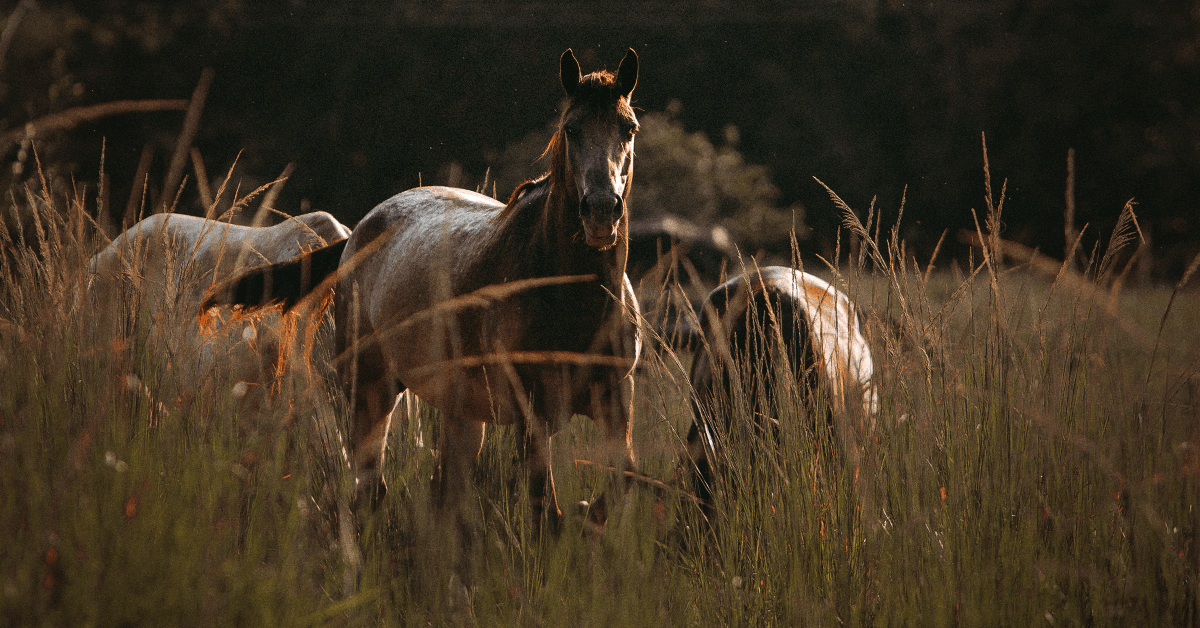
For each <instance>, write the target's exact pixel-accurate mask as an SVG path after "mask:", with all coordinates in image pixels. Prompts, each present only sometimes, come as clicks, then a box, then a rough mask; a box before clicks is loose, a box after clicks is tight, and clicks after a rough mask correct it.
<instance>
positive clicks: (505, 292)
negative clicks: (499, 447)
mask: <svg viewBox="0 0 1200 628" xmlns="http://www.w3.org/2000/svg"><path fill="white" fill-rule="evenodd" d="M559 71H560V78H561V81H562V86H563V89H564V90H565V91H566V93H567V96H568V98H569V102H568V106H567V108H566V110H565V111H564V112H563V113H562V116H561V119H560V122H559V128H558V130H557V132H556V133H555V134H554V137H553V138H552V139H551V141H550V145H549V147H548V148H547V153H548V154H549V155H550V170H549V172H548V173H547V174H545V175H544V176H542V177H541V178H538V179H535V180H532V181H526V182H525V183H522V184H521V185H520V186H518V187H517V188H516V190H514V191H513V193H512V196H511V198H510V199H509V201H508V203H507V205H505V204H501V203H499V202H497V201H495V200H493V199H491V198H489V197H486V196H483V195H480V194H476V193H474V192H470V191H467V190H460V189H453V188H445V187H423V188H416V189H413V190H409V191H407V192H403V193H401V194H398V195H396V196H394V197H392V198H390V199H388V200H386V201H384V202H383V203H382V204H380V205H379V206H378V207H376V208H375V209H373V210H372V211H371V212H370V213H369V214H367V216H366V217H365V218H363V220H362V222H360V223H359V224H358V226H357V227H355V229H354V232H353V234H351V236H350V238H349V239H348V240H347V241H345V242H344V243H341V244H337V245H333V246H330V247H326V248H324V249H318V250H316V251H313V252H312V253H309V254H306V255H304V256H301V257H300V258H297V259H296V260H293V261H292V262H289V263H285V264H277V265H274V266H271V267H267V268H265V269H263V270H258V271H253V272H251V273H248V274H246V275H243V276H242V277H240V278H237V279H233V280H230V281H229V282H226V283H225V284H223V285H221V286H217V287H215V288H214V290H213V292H211V293H210V295H209V298H208V303H207V304H208V305H212V304H221V303H233V304H242V305H247V306H253V305H259V304H265V303H271V302H278V301H283V302H285V303H287V304H288V305H289V306H290V305H293V304H295V303H296V302H297V301H298V300H299V299H301V298H303V297H304V296H305V295H306V294H307V293H309V292H313V291H314V290H315V291H317V292H321V291H324V290H328V289H329V287H330V286H331V285H332V284H333V280H332V278H331V279H330V280H329V281H324V282H322V279H324V278H325V277H327V276H330V275H331V274H333V273H334V272H335V271H336V288H335V289H334V299H333V301H334V308H335V309H334V320H335V323H336V326H337V332H336V335H337V353H338V355H339V357H338V358H337V364H336V366H337V369H338V373H339V376H340V379H341V382H342V386H343V388H344V390H345V392H346V394H347V397H348V399H349V400H350V401H351V404H352V406H353V411H352V414H353V416H352V425H351V434H350V440H351V446H352V450H353V451H352V456H353V462H354V465H355V474H356V475H355V477H356V481H357V487H358V488H357V491H358V494H357V496H356V498H359V497H362V496H363V493H364V492H365V493H366V497H367V498H368V499H370V500H372V502H374V501H375V500H377V499H378V498H381V497H382V495H383V493H384V492H385V491H386V487H385V486H384V483H383V476H382V470H383V453H384V448H385V443H386V440H387V433H388V429H389V425H388V420H387V416H388V411H389V410H390V409H391V407H392V403H393V400H394V399H395V398H396V395H397V394H398V393H400V392H401V391H403V390H406V389H407V390H411V391H413V392H415V393H416V394H417V396H418V397H420V398H421V399H422V400H424V401H425V402H427V403H429V404H431V405H433V406H435V407H436V408H438V410H439V411H440V414H441V430H440V432H441V434H440V439H439V450H440V454H439V455H440V458H439V461H438V468H437V471H436V472H435V475H434V485H433V492H434V498H435V501H436V504H437V506H438V507H439V508H441V509H446V508H447V507H449V506H454V505H456V504H457V503H458V501H459V500H460V498H461V496H462V494H463V493H464V491H465V489H466V488H467V486H468V484H469V482H470V474H471V469H472V468H473V465H474V461H475V459H476V458H477V456H478V454H479V451H480V447H481V445H482V442H483V432H484V424H486V423H500V424H513V425H516V426H518V428H519V429H520V430H521V431H522V434H523V436H524V439H523V442H524V443H525V446H524V447H523V448H522V449H523V452H522V453H523V455H524V456H525V460H526V463H527V464H528V466H529V473H530V482H529V490H530V498H531V502H532V505H533V508H534V510H535V514H536V515H537V518H536V521H539V522H540V521H541V520H542V516H543V514H544V515H545V516H546V517H547V518H548V519H549V523H550V525H551V527H552V528H557V525H558V521H559V516H560V515H561V511H560V509H559V507H558V503H557V499H556V497H555V493H554V481H553V476H552V473H551V469H550V461H549V455H550V449H549V445H550V437H551V436H552V435H554V434H555V433H556V432H557V431H558V430H559V429H560V428H561V427H562V426H563V425H564V424H565V423H566V421H567V420H568V419H570V417H571V416H572V415H574V414H584V415H587V416H590V417H591V418H592V419H593V420H594V421H595V422H596V423H597V424H598V426H599V427H600V432H601V434H602V436H603V438H604V441H605V445H604V447H605V449H604V451H605V456H606V457H607V458H608V462H611V463H613V464H614V465H615V466H616V467H617V468H619V469H620V468H623V469H627V470H628V469H632V468H633V465H634V456H633V449H632V442H631V431H630V415H631V413H632V410H633V369H634V366H635V364H636V362H637V359H638V354H639V352H640V349H641V341H640V337H639V335H638V331H637V318H638V316H639V314H638V305H637V301H636V299H635V298H634V295H633V290H632V286H631V285H630V283H629V279H628V278H627V277H626V276H625V263H626V258H627V246H628V238H629V216H628V209H627V207H626V204H625V199H626V197H627V196H628V194H629V188H630V180H631V177H632V174H633V139H634V134H635V133H636V132H637V130H638V122H637V118H636V117H635V116H634V112H633V109H632V108H631V107H630V100H629V98H630V93H631V92H632V91H633V88H634V86H635V85H636V83H637V75H638V59H637V54H636V53H634V51H633V50H629V52H628V53H626V55H625V58H624V59H623V60H622V61H621V65H620V67H619V69H618V70H617V73H616V74H615V75H613V74H611V73H609V72H606V71H599V72H593V73H591V74H588V75H586V76H583V75H581V72H580V68H579V63H578V61H576V59H575V56H574V54H572V52H571V51H570V50H567V51H566V52H564V53H563V55H562V57H561V59H560V61H559ZM318 284H321V286H320V288H319V289H318ZM547 501H548V503H547ZM602 503H603V498H601V500H598V503H597V504H593V507H592V512H591V517H592V519H593V520H594V521H596V522H603V521H604V519H605V517H606V513H605V512H604V507H603V505H602Z"/></svg>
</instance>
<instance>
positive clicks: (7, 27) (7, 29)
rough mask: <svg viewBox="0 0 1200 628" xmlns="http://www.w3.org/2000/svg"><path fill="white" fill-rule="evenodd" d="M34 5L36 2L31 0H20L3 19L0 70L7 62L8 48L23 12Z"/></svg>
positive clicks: (0, 38) (23, 15)
mask: <svg viewBox="0 0 1200 628" xmlns="http://www.w3.org/2000/svg"><path fill="white" fill-rule="evenodd" d="M35 7H37V3H36V2H34V1H33V0H21V1H20V2H18V3H17V8H15V9H13V12H12V14H11V15H9V16H8V19H7V20H4V32H3V33H0V72H3V71H4V67H5V65H7V63H8V49H9V48H10V47H12V40H13V35H16V34H17V27H18V26H20V25H21V20H22V19H23V18H24V17H25V13H27V12H28V11H29V9H32V8H35Z"/></svg>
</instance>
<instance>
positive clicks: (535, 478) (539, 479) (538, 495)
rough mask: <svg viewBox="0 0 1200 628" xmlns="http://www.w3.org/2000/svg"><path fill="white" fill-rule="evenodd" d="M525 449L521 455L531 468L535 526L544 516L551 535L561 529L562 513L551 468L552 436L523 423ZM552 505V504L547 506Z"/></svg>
mask: <svg viewBox="0 0 1200 628" xmlns="http://www.w3.org/2000/svg"><path fill="white" fill-rule="evenodd" d="M522 431H523V432H524V447H523V450H522V453H523V455H524V459H525V465H526V468H528V469H529V505H530V506H531V507H532V508H533V523H534V526H535V528H537V527H540V526H541V524H542V519H543V517H545V519H546V523H547V524H548V526H549V529H550V531H551V532H552V533H554V534H558V532H559V530H560V529H561V527H560V524H561V518H562V510H560V509H559V507H558V495H557V493H555V490H554V470H553V469H552V468H551V466H550V436H549V435H548V434H546V426H545V425H544V424H541V425H525V424H522ZM547 502H549V503H547Z"/></svg>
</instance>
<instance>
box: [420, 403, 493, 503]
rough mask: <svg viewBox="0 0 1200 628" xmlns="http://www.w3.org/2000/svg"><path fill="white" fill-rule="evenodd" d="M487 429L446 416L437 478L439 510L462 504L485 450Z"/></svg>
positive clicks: (434, 485) (468, 421) (434, 483)
mask: <svg viewBox="0 0 1200 628" xmlns="http://www.w3.org/2000/svg"><path fill="white" fill-rule="evenodd" d="M483 429H484V424H483V423H480V422H478V421H471V420H467V419H463V418H462V417H457V416H453V415H445V414H444V415H442V422H441V438H439V439H438V452H439V453H438V465H437V469H436V470H435V471H434V474H433V499H434V506H435V507H436V508H438V509H439V510H445V509H447V508H457V507H458V506H459V504H460V503H461V501H462V496H463V494H464V493H465V492H466V490H467V487H468V485H469V484H470V483H471V471H472V469H474V467H475V459H476V458H478V457H479V450H480V448H482V447H483Z"/></svg>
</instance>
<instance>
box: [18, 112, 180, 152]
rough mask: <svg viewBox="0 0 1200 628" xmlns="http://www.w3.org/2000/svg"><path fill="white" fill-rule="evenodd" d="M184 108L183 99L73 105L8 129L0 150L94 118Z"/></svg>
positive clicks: (71, 127) (73, 126)
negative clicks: (39, 134)
mask: <svg viewBox="0 0 1200 628" xmlns="http://www.w3.org/2000/svg"><path fill="white" fill-rule="evenodd" d="M186 107H187V101H186V100H179V99H173V100H117V101H114V102H106V103H100V104H98V105H87V106H86V107H73V108H71V109H67V110H66V111H60V112H58V113H52V114H50V115H48V116H42V117H40V118H38V119H37V120H34V121H32V122H28V123H26V124H25V125H24V126H22V127H20V128H17V129H9V130H8V131H5V132H4V133H3V134H0V150H8V148H9V147H10V146H13V145H14V144H17V143H19V142H20V141H21V140H23V139H25V138H27V137H29V138H31V137H34V136H35V135H37V134H38V133H45V132H48V131H61V130H63V129H73V128H75V127H77V126H79V125H80V124H83V123H84V122H90V121H92V120H98V119H100V118H105V117H108V116H114V115H118V114H122V113H146V112H151V111H181V110H183V109H185V108H186Z"/></svg>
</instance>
